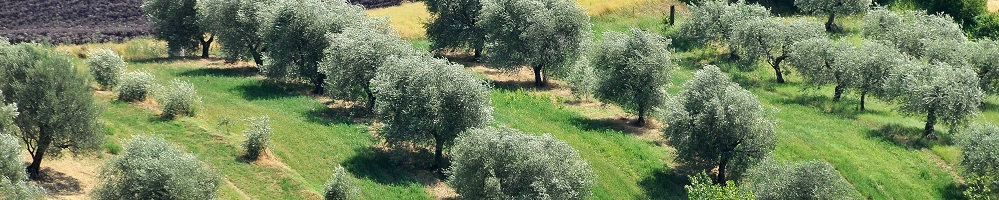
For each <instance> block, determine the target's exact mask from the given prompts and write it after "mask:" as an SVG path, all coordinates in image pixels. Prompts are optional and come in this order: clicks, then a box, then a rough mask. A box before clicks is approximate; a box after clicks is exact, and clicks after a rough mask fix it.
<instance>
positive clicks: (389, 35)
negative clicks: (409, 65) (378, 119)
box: [319, 23, 414, 109]
mask: <svg viewBox="0 0 999 200" xmlns="http://www.w3.org/2000/svg"><path fill="white" fill-rule="evenodd" d="M329 43H330V45H329V47H327V48H326V51H325V57H324V58H323V60H322V62H320V63H319V73H321V74H324V75H326V80H325V82H326V83H325V84H326V87H328V88H335V89H332V90H326V94H328V95H330V96H332V97H333V98H337V99H344V100H359V99H365V100H367V106H368V108H369V109H370V108H373V107H374V105H375V97H374V94H373V93H372V91H371V79H373V78H375V72H377V71H378V67H380V66H381V65H382V63H383V62H385V60H386V59H388V58H389V57H391V56H396V57H402V56H408V55H413V54H414V50H413V47H412V45H410V44H409V43H408V42H405V41H403V40H402V38H400V37H399V36H398V35H396V34H395V32H394V30H393V29H392V27H390V26H389V25H387V24H385V23H376V26H374V27H347V28H345V29H344V30H343V32H342V33H336V34H331V35H330V36H329Z"/></svg>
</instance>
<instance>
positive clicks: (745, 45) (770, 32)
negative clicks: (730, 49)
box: [729, 18, 825, 83]
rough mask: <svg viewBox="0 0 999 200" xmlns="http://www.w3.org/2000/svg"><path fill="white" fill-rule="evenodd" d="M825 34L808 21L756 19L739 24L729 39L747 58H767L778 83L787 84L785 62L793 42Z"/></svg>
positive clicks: (819, 26) (816, 25)
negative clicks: (785, 82)
mask: <svg viewBox="0 0 999 200" xmlns="http://www.w3.org/2000/svg"><path fill="white" fill-rule="evenodd" d="M824 34H825V33H824V32H823V31H822V26H821V25H819V24H817V23H812V22H808V21H806V20H801V19H799V20H791V21H789V22H784V20H783V19H779V18H755V19H752V20H747V21H745V22H743V23H741V24H738V25H736V26H735V28H734V29H733V33H732V36H731V38H730V40H729V42H730V43H731V44H733V45H735V46H738V50H739V55H741V56H745V57H743V58H744V59H747V60H751V61H755V60H757V59H760V58H763V59H765V60H766V61H767V63H768V64H770V67H772V68H773V69H774V72H775V73H776V75H777V83H784V71H783V70H782V68H781V63H782V62H784V60H786V59H788V57H789V56H790V55H791V52H792V51H793V50H794V48H793V45H794V44H795V43H796V42H799V41H803V40H807V39H810V38H814V37H819V36H824Z"/></svg>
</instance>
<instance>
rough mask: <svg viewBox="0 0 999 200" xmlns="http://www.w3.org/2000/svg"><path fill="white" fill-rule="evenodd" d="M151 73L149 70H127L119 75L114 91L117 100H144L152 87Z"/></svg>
mask: <svg viewBox="0 0 999 200" xmlns="http://www.w3.org/2000/svg"><path fill="white" fill-rule="evenodd" d="M153 79H155V78H154V77H153V74H151V73H149V72H129V73H126V74H125V75H124V76H122V77H121V83H119V84H118V88H117V89H115V91H117V92H118V100H121V101H125V102H135V101H144V100H146V96H148V95H149V93H150V90H151V89H152V87H153Z"/></svg>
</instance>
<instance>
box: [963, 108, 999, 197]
mask: <svg viewBox="0 0 999 200" xmlns="http://www.w3.org/2000/svg"><path fill="white" fill-rule="evenodd" d="M964 132H965V134H963V135H964V136H963V137H960V138H959V140H958V144H959V145H958V146H960V147H961V163H960V165H961V167H962V168H964V174H965V176H966V177H967V179H969V180H970V181H969V186H970V188H969V190H968V191H965V194H968V195H969V196H971V195H975V196H981V197H992V198H995V197H999V185H996V182H995V181H997V179H996V178H997V176H999V127H996V126H995V125H992V124H975V125H972V126H971V127H969V128H968V129H967V130H966V131H964ZM982 199H985V198H982Z"/></svg>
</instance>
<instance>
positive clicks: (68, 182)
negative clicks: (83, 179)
mask: <svg viewBox="0 0 999 200" xmlns="http://www.w3.org/2000/svg"><path fill="white" fill-rule="evenodd" d="M40 173H41V174H40V175H41V179H38V180H35V181H34V182H35V184H37V185H38V186H41V187H42V188H44V189H45V192H46V193H47V194H49V195H75V194H83V187H82V186H81V185H80V180H78V179H76V178H73V177H70V176H69V175H66V174H65V173H62V172H58V171H55V170H54V169H52V168H49V167H45V168H42V170H41V171H40Z"/></svg>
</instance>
